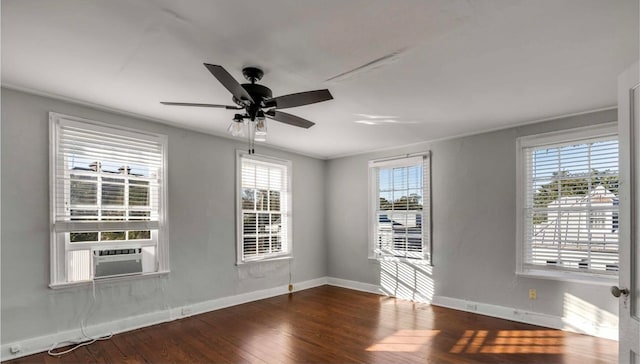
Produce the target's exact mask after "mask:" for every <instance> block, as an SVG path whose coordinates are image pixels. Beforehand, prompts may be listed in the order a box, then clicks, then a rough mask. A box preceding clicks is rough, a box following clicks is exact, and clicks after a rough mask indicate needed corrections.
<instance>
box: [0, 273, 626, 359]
mask: <svg viewBox="0 0 640 364" xmlns="http://www.w3.org/2000/svg"><path fill="white" fill-rule="evenodd" d="M326 284H328V285H331V286H336V287H342V288H348V289H353V290H356V291H362V292H369V293H374V294H379V295H385V293H384V292H383V291H382V289H381V288H380V286H378V285H375V284H371V283H363V282H358V281H351V280H346V279H340V278H334V277H321V278H316V279H311V280H308V281H303V282H297V283H294V287H295V289H294V292H295V291H302V290H305V289H309V288H313V287H318V286H323V285H326ZM286 293H288V286H287V285H285V286H278V287H273V288H268V289H263V290H259V291H253V292H247V293H242V294H239V295H235V296H228V297H221V298H216V299H213V300H208V301H204V302H198V303H195V304H191V305H186V306H181V307H174V308H169V309H166V310H162V311H156V312H152V313H147V314H142V315H137V316H132V317H127V318H124V319H121V320H116V321H110V322H106V323H101V324H96V325H91V326H89V327H87V328H86V331H87V333H89V334H90V335H94V336H100V335H106V334H109V333H113V334H117V333H121V332H125V331H131V330H135V329H138V328H141V327H146V326H151V325H156V324H160V323H163V322H168V321H173V320H177V319H181V318H184V317H188V316H193V315H197V314H201V313H205V312H210V311H215V310H219V309H222V308H226V307H230V306H235V305H240V304H243V303H247V302H253V301H257V300H261V299H265V298H270V297H274V296H278V295H282V294H286ZM432 304H433V305H434V306H442V307H447V308H452V309H456V310H461V311H467V312H472V313H477V314H480V315H485V316H491V317H497V318H502V319H507V320H512V321H517V322H523V323H527V324H532V325H538V326H544V327H549V328H554V329H559V330H565V331H572V332H578V333H582V334H587V335H592V336H597V337H603V338H607V339H611V340H618V328H617V327H613V326H611V327H605V326H598V325H595V324H593V323H585V322H582V323H575V322H568V320H567V319H566V318H562V317H558V316H552V315H547V314H543V313H538V312H532V311H525V310H520V309H514V308H510V307H505V306H498V305H492V304H487V303H480V302H473V301H467V300H462V299H458V298H451V297H444V296H435V297H434V298H433V302H432ZM82 337H83V335H82V332H81V330H80V328H78V329H73V330H67V331H62V332H57V333H53V334H48V335H43V336H39V337H35V338H30V339H25V340H20V341H16V342H11V343H6V344H5V343H3V344H2V345H1V346H0V360H2V361H5V360H10V359H16V358H19V357H23V356H27V355H31V354H36V353H40V352H43V351H46V350H49V349H50V348H51V347H52V345H54V343H60V345H58V346H63V345H65V343H67V342H69V341H73V342H75V341H80V340H81V338H82ZM11 348H19V349H20V350H19V351H18V352H17V353H15V354H12V353H11Z"/></svg>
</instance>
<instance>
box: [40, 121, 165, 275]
mask: <svg viewBox="0 0 640 364" xmlns="http://www.w3.org/2000/svg"><path fill="white" fill-rule="evenodd" d="M50 122H51V179H52V183H51V209H52V210H51V212H52V213H51V215H52V218H51V220H52V226H53V229H52V242H51V245H52V249H51V259H52V264H51V286H52V287H53V286H59V285H65V284H70V283H75V282H80V281H86V280H91V279H93V274H94V272H93V260H92V256H93V251H94V250H101V249H122V248H132V247H135V248H141V249H142V266H143V272H146V273H150V272H157V271H167V270H168V256H167V251H168V249H166V247H165V245H166V242H167V240H166V218H165V216H166V206H165V204H164V201H165V200H166V190H165V188H164V181H166V177H165V173H166V168H165V156H166V144H167V143H166V136H162V135H157V134H150V133H146V132H139V131H135V130H131V129H126V128H121V127H114V126H110V125H107V124H103V123H99V122H95V121H90V120H85V119H80V118H75V117H71V116H66V115H61V114H56V113H50Z"/></svg>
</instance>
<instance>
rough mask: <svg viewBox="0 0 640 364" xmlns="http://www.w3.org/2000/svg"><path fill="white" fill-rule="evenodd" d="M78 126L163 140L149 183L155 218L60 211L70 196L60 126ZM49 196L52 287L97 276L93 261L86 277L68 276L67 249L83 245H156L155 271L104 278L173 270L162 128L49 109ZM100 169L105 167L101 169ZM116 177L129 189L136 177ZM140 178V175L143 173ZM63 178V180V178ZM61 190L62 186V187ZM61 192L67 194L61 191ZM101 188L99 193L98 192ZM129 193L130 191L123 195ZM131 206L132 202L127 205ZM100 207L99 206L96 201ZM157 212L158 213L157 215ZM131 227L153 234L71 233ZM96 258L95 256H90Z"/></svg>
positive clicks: (121, 247)
mask: <svg viewBox="0 0 640 364" xmlns="http://www.w3.org/2000/svg"><path fill="white" fill-rule="evenodd" d="M65 126H66V127H69V126H71V127H75V128H78V129H83V130H86V131H88V132H99V133H104V134H108V135H113V136H118V137H129V138H135V139H138V140H146V141H150V142H153V143H156V144H158V145H160V149H161V153H162V162H161V167H160V171H158V172H159V173H158V176H157V185H150V187H149V189H150V191H149V193H150V196H152V195H153V192H152V191H154V190H156V189H157V191H156V192H157V196H158V197H157V201H153V202H152V201H150V204H151V206H150V208H149V209H150V211H151V215H150V216H152V218H151V221H107V222H105V221H71V220H70V219H68V218H61V217H60V216H61V211H62V210H64V208H65V206H64V205H63V204H64V202H63V201H68V200H69V193H70V190H69V182H68V181H69V179H68V177H69V176H67V174H69V173H70V172H68V171H66V168H65V167H64V166H62V165H61V164H62V163H64V161H63V160H64V159H63V157H62V154H60V153H59V147H60V144H59V142H60V135H61V134H60V133H61V130H60V128H62V127H65ZM49 139H50V140H49V145H50V152H49V178H50V180H49V189H50V191H49V196H50V233H51V239H50V260H51V265H50V284H49V287H50V288H54V289H57V288H64V287H71V286H77V285H81V284H86V283H87V282H91V281H92V280H94V279H95V278H94V276H93V273H94V272H93V262H91V263H90V264H89V269H90V272H89V275H90V277H89V278H88V279H87V280H77V281H70V280H69V279H70V277H68V276H67V275H68V272H69V264H70V263H69V254H68V253H69V252H71V251H80V250H87V249H91V251H93V250H96V249H98V250H102V249H123V248H132V247H134V246H135V247H136V248H141V249H142V250H143V251H144V250H145V248H146V247H148V249H151V248H152V247H153V249H155V258H154V260H155V262H152V263H151V264H152V265H155V267H153V266H152V267H151V269H150V270H152V271H145V273H141V274H138V275H130V276H126V277H114V278H105V279H111V280H114V279H131V278H135V277H140V276H148V275H156V274H166V273H168V272H169V246H168V244H169V239H168V222H167V216H168V214H167V203H166V201H167V187H166V183H167V145H168V143H167V136H166V135H162V134H156V133H151V132H146V131H140V130H135V129H131V128H126V127H122V126H115V125H112V124H107V123H103V122H99V121H94V120H89V119H85V118H79V117H75V116H69V115H64V114H59V113H55V112H50V113H49ZM59 169H61V170H65V176H66V177H65V178H63V179H62V180H61V178H60V176H58V171H59ZM74 174H79V175H80V174H87V175H89V174H96V173H91V172H82V171H78V172H74ZM98 174H101V173H98ZM113 177H114V178H117V179H122V180H123V181H124V182H122V183H124V186H125V190H124V191H125V195H126V194H128V191H129V189H127V188H126V185H127V184H128V183H129V181H130V180H133V179H136V178H132V177H129V176H122V177H121V176H120V175H115V176H113ZM95 178H96V181H97V182H96V186H99V184H100V183H102V182H101V181H102V177H100V176H98V177H95ZM139 179H140V178H139ZM60 183H62V184H63V185H62V186H59V184H60ZM61 191H63V192H61ZM60 193H63V194H64V196H60V195H59V194H60ZM98 194H99V193H98ZM125 198H126V197H125ZM98 204H99V202H98ZM125 209H128V207H125ZM98 210H99V211H101V207H98ZM156 213H157V218H156V216H155V215H156ZM121 230H122V231H132V230H151V233H150V238H149V239H143V240H113V241H109V242H86V243H85V242H80V243H70V241H69V233H71V232H82V231H92V232H93V231H97V232H98V233H99V234H100V232H101V231H121ZM89 259H92V258H89Z"/></svg>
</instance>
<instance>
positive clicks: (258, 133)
mask: <svg viewBox="0 0 640 364" xmlns="http://www.w3.org/2000/svg"><path fill="white" fill-rule="evenodd" d="M255 140H256V141H257V142H266V141H267V119H266V118H265V116H264V112H263V111H262V110H260V111H258V114H257V116H256V127H255Z"/></svg>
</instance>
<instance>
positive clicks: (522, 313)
mask: <svg viewBox="0 0 640 364" xmlns="http://www.w3.org/2000/svg"><path fill="white" fill-rule="evenodd" d="M431 304H432V305H434V306H441V307H447V308H452V309H455V310H460V311H466V312H472V313H477V314H480V315H485V316H491V317H497V318H501V319H506V320H511V321H516V322H522V323H525V324H530V325H537V326H543V327H548V328H552V329H558V330H563V331H569V332H576V333H579V334H586V335H591V336H596V337H601V338H605V339H610V340H616V341H617V340H618V327H617V326H616V327H614V326H601V325H597V324H595V323H584V322H583V323H581V324H580V325H575V324H572V323H571V322H568V319H567V318H564V317H560V316H554V315H547V314H544V313H540V312H533V311H526V310H520V309H516V308H512V307H505V306H498V305H492V304H488V303H481V302H474V301H468V300H462V299H459V298H451V297H444V296H435V297H433V301H432V302H431Z"/></svg>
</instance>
